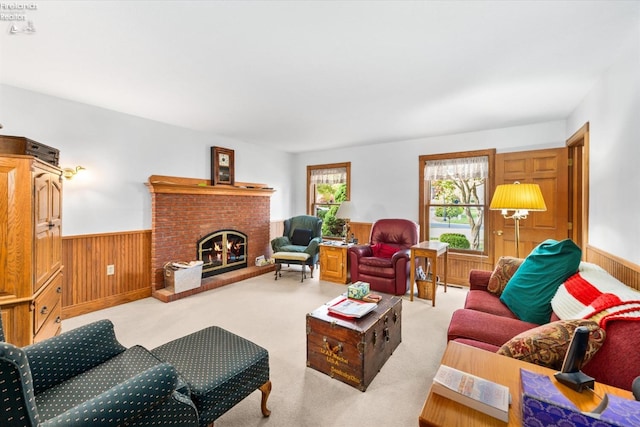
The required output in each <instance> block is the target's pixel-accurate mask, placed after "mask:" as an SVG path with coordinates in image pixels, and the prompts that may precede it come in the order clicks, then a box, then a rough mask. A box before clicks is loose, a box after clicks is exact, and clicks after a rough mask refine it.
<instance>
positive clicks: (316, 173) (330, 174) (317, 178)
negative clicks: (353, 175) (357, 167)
mask: <svg viewBox="0 0 640 427" xmlns="http://www.w3.org/2000/svg"><path fill="white" fill-rule="evenodd" d="M346 182H347V168H329V169H313V170H311V183H312V184H346Z"/></svg>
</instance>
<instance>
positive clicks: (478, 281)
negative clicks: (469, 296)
mask: <svg viewBox="0 0 640 427" xmlns="http://www.w3.org/2000/svg"><path fill="white" fill-rule="evenodd" d="M491 273H492V271H486V270H471V271H469V290H471V291H473V290H479V291H486V290H487V286H488V285H489V278H491Z"/></svg>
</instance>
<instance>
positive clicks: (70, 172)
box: [62, 166, 86, 179]
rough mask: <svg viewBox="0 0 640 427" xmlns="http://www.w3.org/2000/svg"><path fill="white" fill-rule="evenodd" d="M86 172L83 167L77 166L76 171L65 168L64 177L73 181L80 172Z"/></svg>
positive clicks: (63, 170)
mask: <svg viewBox="0 0 640 427" xmlns="http://www.w3.org/2000/svg"><path fill="white" fill-rule="evenodd" d="M83 170H86V169H85V168H83V167H82V166H76V167H75V169H72V168H64V169H62V176H63V177H64V178H65V179H71V178H73V177H74V176H76V175H77V174H78V172H80V171H83Z"/></svg>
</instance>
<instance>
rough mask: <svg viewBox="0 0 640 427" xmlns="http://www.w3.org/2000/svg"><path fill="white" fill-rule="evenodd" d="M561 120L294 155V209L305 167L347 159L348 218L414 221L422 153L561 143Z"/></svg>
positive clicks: (300, 205) (301, 205) (301, 195)
mask: <svg viewBox="0 0 640 427" xmlns="http://www.w3.org/2000/svg"><path fill="white" fill-rule="evenodd" d="M565 127H566V124H565V122H564V121H554V122H547V123H540V124H535V125H528V126H519V127H513V128H506V129H493V130H486V131H480V132H471V133H464V134H457V135H448V136H439V137H432V138H423V139H415V140H409V141H400V142H393V143H385V144H377V145H370V146H360V147H353V148H346V149H340V150H327V151H319V152H313V153H304V154H299V155H297V156H296V157H297V159H296V161H295V164H296V168H295V178H294V179H295V180H294V182H295V204H294V206H295V208H296V211H297V213H302V212H304V209H305V199H306V165H308V164H311V165H314V164H324V163H337V162H347V161H350V162H351V200H352V201H353V202H354V205H355V210H356V213H355V214H354V216H353V217H352V218H351V219H352V220H353V221H363V222H373V221H375V220H376V219H379V218H408V219H411V220H413V221H416V222H418V212H419V210H418V209H419V206H418V201H419V194H418V191H419V185H418V177H419V170H418V168H419V165H418V163H419V162H418V157H419V156H420V155H425V154H436V153H452V152H457V151H469V150H480V149H488V148H495V149H497V151H498V152H509V151H521V150H534V149H543V148H551V147H562V146H564V144H565Z"/></svg>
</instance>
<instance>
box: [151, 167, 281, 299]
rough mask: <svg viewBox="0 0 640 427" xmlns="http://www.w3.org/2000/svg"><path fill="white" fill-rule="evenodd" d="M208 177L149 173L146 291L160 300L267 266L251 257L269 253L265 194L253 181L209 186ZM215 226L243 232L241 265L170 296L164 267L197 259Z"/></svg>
mask: <svg viewBox="0 0 640 427" xmlns="http://www.w3.org/2000/svg"><path fill="white" fill-rule="evenodd" d="M209 184H210V182H209V181H208V180H202V179H192V178H178V177H167V176H158V175H153V176H151V177H149V182H148V183H147V186H148V187H149V191H150V192H151V214H152V223H151V266H152V269H153V274H152V284H151V289H152V295H153V296H154V297H156V298H158V299H160V300H162V301H164V302H170V301H174V300H176V299H179V298H183V297H185V296H188V295H192V294H195V293H199V292H203V291H206V290H209V289H214V288H217V287H220V286H223V285H226V284H229V283H233V282H236V281H239V280H243V279H246V278H248V277H254V276H257V275H260V274H264V273H266V272H268V271H270V270H272V269H273V267H272V266H266V267H256V266H255V265H254V262H253V261H254V260H255V258H256V257H258V256H260V255H266V254H268V251H269V243H270V242H269V223H270V196H271V194H272V193H273V190H272V189H269V188H265V187H264V186H263V187H260V186H259V184H258V185H256V184H252V185H247V186H246V187H245V186H243V185H242V183H236V185H235V186H211V185H209ZM218 230H238V231H240V232H241V234H243V235H245V236H246V259H247V261H248V266H247V267H246V268H241V269H237V270H234V271H225V272H223V273H221V274H215V275H213V276H211V277H205V278H203V279H202V282H201V286H200V287H199V288H196V289H192V290H189V291H186V292H182V293H179V294H175V293H173V292H172V290H171V289H167V288H165V285H164V265H165V263H167V262H170V261H192V260H195V259H197V257H198V254H197V249H196V248H197V244H198V242H199V241H201V240H202V239H203V238H204V237H205V236H207V235H209V234H211V233H215V232H216V231H218Z"/></svg>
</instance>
